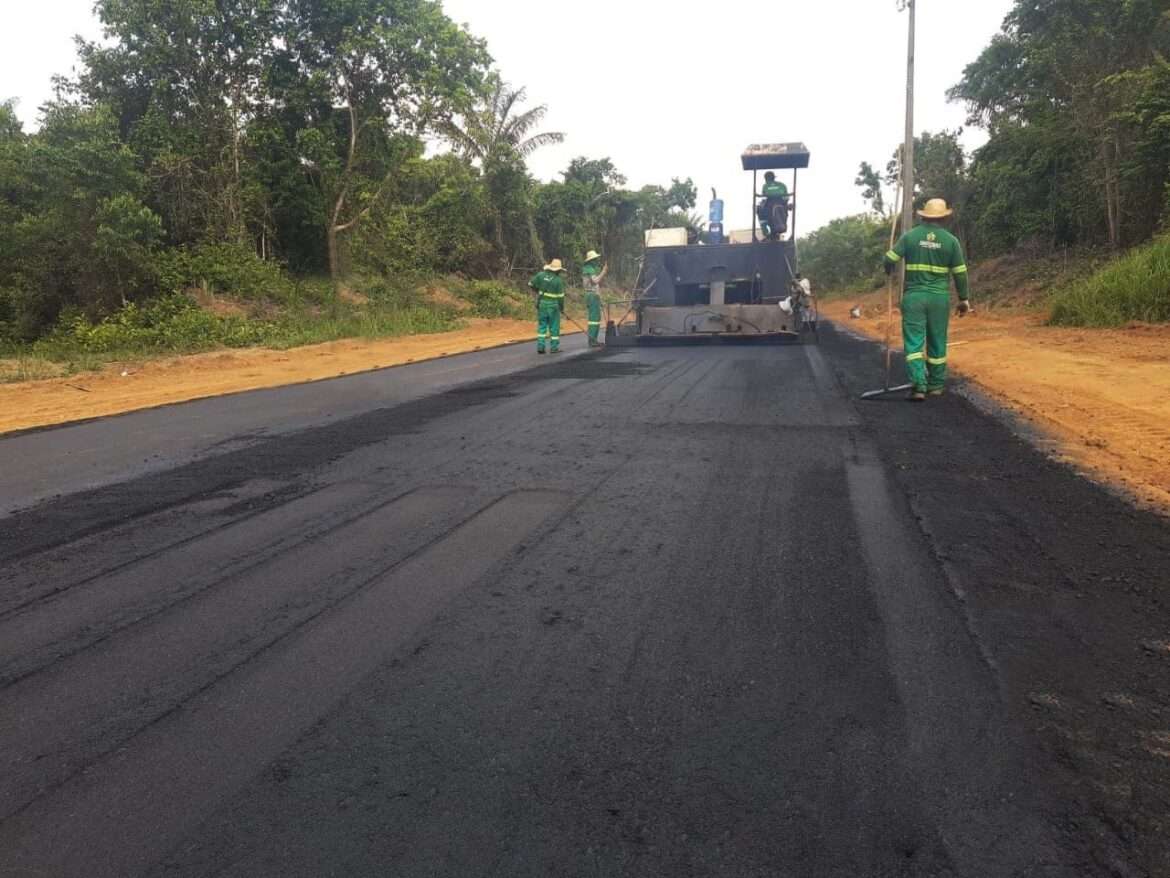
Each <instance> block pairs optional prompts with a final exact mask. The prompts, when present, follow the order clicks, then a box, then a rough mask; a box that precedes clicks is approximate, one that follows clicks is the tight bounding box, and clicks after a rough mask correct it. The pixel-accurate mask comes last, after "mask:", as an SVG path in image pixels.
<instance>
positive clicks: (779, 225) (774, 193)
mask: <svg viewBox="0 0 1170 878" xmlns="http://www.w3.org/2000/svg"><path fill="white" fill-rule="evenodd" d="M758 197H759V198H762V199H764V200H763V201H762V202H760V206H759V208H758V210H757V214H758V216H759V218H760V226H761V228H762V229H763V232H764V235H765V236H766V237H768V238H779V236H780V235H783V234H784V233H785V232H786V231H788V187H787V186H785V185H784V184H783V183H781V182H780V181H779V180H777V179H776V175H775V174H774V173H772V172H771V171H768V173H766V174H764V189H763V191H762V192H760V194H759V196H758Z"/></svg>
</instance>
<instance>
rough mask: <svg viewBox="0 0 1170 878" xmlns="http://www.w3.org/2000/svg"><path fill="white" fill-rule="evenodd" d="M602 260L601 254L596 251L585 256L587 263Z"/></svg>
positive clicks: (591, 251)
mask: <svg viewBox="0 0 1170 878" xmlns="http://www.w3.org/2000/svg"><path fill="white" fill-rule="evenodd" d="M600 258H601V254H600V253H598V252H597V251H596V250H590V251H589V252H588V253H586V254H585V261H586V262H592V261H593V260H594V259H600Z"/></svg>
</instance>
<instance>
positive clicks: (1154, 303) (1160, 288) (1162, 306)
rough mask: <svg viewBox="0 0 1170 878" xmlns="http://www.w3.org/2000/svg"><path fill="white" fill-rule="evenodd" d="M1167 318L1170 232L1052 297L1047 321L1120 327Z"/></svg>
mask: <svg viewBox="0 0 1170 878" xmlns="http://www.w3.org/2000/svg"><path fill="white" fill-rule="evenodd" d="M1132 320H1137V321H1142V322H1146V323H1160V322H1166V321H1170V236H1167V237H1163V238H1159V239H1157V240H1155V241H1153V242H1152V243H1150V244H1146V245H1144V246H1142V247H1136V248H1134V249H1133V250H1131V251H1129V253H1127V254H1125V255H1124V256H1121V257H1119V258H1118V259H1115V260H1114V261H1112V262H1110V263H1109V264H1108V265H1106V266H1105V267H1103V268H1101V269H1100V270H1099V271H1097V272H1095V273H1094V274H1092V275H1090V276H1089V277H1087V278H1085V279H1083V280H1080V281H1076V282H1074V283H1072V284H1070V285H1069V286H1067V287H1065V288H1063V289H1060V290H1058V291H1057V292H1056V293H1055V294H1054V295H1053V297H1052V317H1051V322H1052V323H1054V324H1058V325H1062V326H1121V325H1123V324H1125V323H1128V322H1129V321H1132Z"/></svg>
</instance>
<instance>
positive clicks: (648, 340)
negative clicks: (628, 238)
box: [605, 143, 809, 347]
mask: <svg viewBox="0 0 1170 878" xmlns="http://www.w3.org/2000/svg"><path fill="white" fill-rule="evenodd" d="M742 162H743V169H744V170H745V171H751V172H752V204H753V210H752V227H751V230H750V231H749V230H747V229H745V230H743V231H733V232H731V233H729V234H724V231H723V202H722V201H720V200H719V199H718V197H717V196H715V193H714V192H712V200H711V213H710V216H709V220H710V222H709V224H708V227H707V229H706V231H705V232H704V233H703V235H701V236H700V237H699V239H698V240H689V239H688V234H687V230H686V229H651V230H650V231H648V232H647V233H646V250H645V253H644V255H643V261H642V270H641V273H640V275H639V279H638V283H637V285H636V287H637V289H638V292H637V293H636V297H635V298H634V300H633V301H632V302H631V303H630V304H629V309H628V310H627V312H626V314H625V316H623V317H622V318H621V319H619V320H609V321H608V322H607V324H606V331H605V342H606V344H607V345H610V346H617V347H621V346H624V345H647V344H679V343H683V344H687V343H697V342H706V343H720V342H723V343H728V342H735V343H745V342H756V343H763V344H774V343H783V342H799V341H800V340H801V329H802V316H803V315H802V314H801V310H800V307H799V304H797V305H796V306H795V307H793V306H792V303H791V301H790V296H791V293H792V290H791V285H792V279H793V276H794V275H795V273H796V272H797V270H798V269H797V252H796V182H797V173H798V171H799V170H800V169H802V168H807V167H808V163H809V153H808V149H807V148H806V147H805V145H804V144H803V143H772V144H758V145H754V146H750V147H748V148H747V149H746V150H745V151H744V153H743V156H742ZM780 170H791V171H792V186H791V188H790V189H789V196H788V201H787V202H784V203H782V204H781V203H777V202H776V201H775V200H774V199H772V200H768V201H761V198H760V196H759V195H758V194H757V193H759V191H760V189H759V174H760V172H761V171H780ZM757 205H758V207H759V210H756V209H755V208H756V206H757ZM781 211H783V212H785V213H787V212H789V211H790V214H789V216H788V217H785V219H787V223H786V225H787V234H786V235H779V234H776V233H775V232H774V231H773V230H772V229H771V228H770V227H771V226H773V225H775V222H772V223H768V224H766V227H765V228H761V226H765V224H764V223H758V222H757V219H758V218H760V217H765V218H775V217H778V216H780V215H781V214H780V212H781ZM781 303H786V304H785V306H782V305H781Z"/></svg>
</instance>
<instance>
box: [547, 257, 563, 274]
mask: <svg viewBox="0 0 1170 878" xmlns="http://www.w3.org/2000/svg"><path fill="white" fill-rule="evenodd" d="M544 270H545V271H564V270H565V266H563V265H561V260H559V259H554V260H553V261H552V262H550V263H549V264H548V265H546V266H545V267H544Z"/></svg>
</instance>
